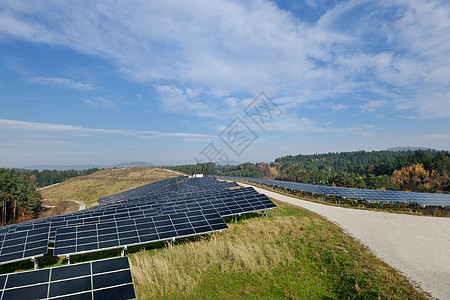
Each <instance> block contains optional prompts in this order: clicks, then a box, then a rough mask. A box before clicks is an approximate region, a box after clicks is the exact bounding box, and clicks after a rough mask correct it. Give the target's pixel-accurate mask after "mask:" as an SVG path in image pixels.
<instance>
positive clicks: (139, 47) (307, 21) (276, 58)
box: [0, 0, 450, 167]
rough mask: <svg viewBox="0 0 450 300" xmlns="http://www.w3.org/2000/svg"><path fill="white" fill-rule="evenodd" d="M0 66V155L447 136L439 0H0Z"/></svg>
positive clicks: (116, 158) (319, 146)
mask: <svg viewBox="0 0 450 300" xmlns="http://www.w3.org/2000/svg"><path fill="white" fill-rule="evenodd" d="M0 68H1V70H2V71H1V72H0V91H1V92H0V140H1V143H0V166H2V167H18V166H25V165H33V164H64V165H69V164H114V163H119V162H130V161H147V162H152V163H156V164H180V163H195V162H196V161H204V160H208V158H211V157H212V154H213V152H212V150H214V151H215V152H214V153H216V154H219V153H220V155H214V157H213V158H214V159H213V160H215V161H217V162H220V161H221V160H222V161H224V159H223V158H224V157H226V158H227V159H226V160H227V161H230V162H236V163H237V162H245V161H252V162H254V161H266V162H270V161H273V160H274V159H275V158H276V157H280V156H283V155H288V154H299V153H303V154H306V153H322V152H330V151H331V152H335V151H352V150H382V149H386V148H389V147H397V146H423V147H431V148H436V149H445V150H448V149H450V130H449V128H450V126H449V121H450V3H449V2H448V1H422V0H393V1H361V0H359V1H319V0H318V1H313V0H307V1H275V2H274V1H263V0H256V1H100V2H97V1H70V2H69V1H52V0H45V1H38V0H37V1H17V0H11V1H10V0H2V1H1V3H0ZM260 92H264V93H265V95H267V96H268V97H269V99H270V100H268V99H267V98H264V99H265V100H264V101H265V102H264V103H269V104H271V105H273V108H276V109H277V110H274V111H273V112H274V113H272V114H270V115H268V114H265V115H264V116H266V117H267V118H266V119H265V122H264V126H258V124H256V122H255V120H254V119H252V118H250V117H249V115H247V114H246V113H245V112H246V108H247V111H248V108H249V107H251V105H257V104H258V102H252V100H253V99H254V98H255V97H257V96H258V95H260ZM259 100H260V98H258V99H256V101H259ZM255 103H256V104H255ZM268 116H269V117H268ZM236 117H238V119H237V120H238V121H239V122H240V124H241V127H236V128H247V133H248V134H251V136H252V137H254V138H252V139H251V140H250V139H248V141H249V142H248V143H247V144H245V141H246V139H241V141H242V143H241V144H239V145H237V144H234V145H231V147H230V142H231V143H233V142H236V141H235V140H231V137H230V134H229V132H230V131H229V130H230V128H233V126H234V125H235V124H236V123H233V122H234V121H235V120H236V119H235V118H236ZM242 124H245V127H242ZM259 125H261V124H259ZM244 134H245V133H244ZM220 137H222V138H220ZM224 137H225V138H224ZM212 145H213V146H214V147H213V148H211V147H212ZM236 145H237V146H239V147H241V148H240V150H239V151H232V150H233V147H234V146H236ZM208 147H209V148H208ZM234 150H236V149H234ZM241 150H242V151H241Z"/></svg>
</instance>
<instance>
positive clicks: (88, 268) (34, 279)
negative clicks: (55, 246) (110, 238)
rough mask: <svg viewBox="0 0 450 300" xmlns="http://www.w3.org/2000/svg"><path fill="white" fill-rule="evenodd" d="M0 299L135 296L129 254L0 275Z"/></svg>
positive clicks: (123, 297)
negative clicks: (127, 255)
mask: <svg viewBox="0 0 450 300" xmlns="http://www.w3.org/2000/svg"><path fill="white" fill-rule="evenodd" d="M0 299H136V294H135V291H134V285H133V280H132V277H131V272H130V264H129V261H128V257H118V258H111V259H104V260H99V261H93V262H86V263H80V264H75V265H68V266H61V267H54V268H47V269H41V270H34V271H27V272H20V273H12V274H5V275H0Z"/></svg>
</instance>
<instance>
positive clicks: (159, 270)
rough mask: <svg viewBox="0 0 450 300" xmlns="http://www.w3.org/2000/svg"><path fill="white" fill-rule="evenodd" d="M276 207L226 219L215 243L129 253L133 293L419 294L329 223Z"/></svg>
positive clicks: (349, 296) (168, 295)
mask: <svg viewBox="0 0 450 300" xmlns="http://www.w3.org/2000/svg"><path fill="white" fill-rule="evenodd" d="M277 205H278V206H279V209H277V210H275V211H273V212H269V218H268V219H265V218H261V217H259V216H258V215H257V214H254V215H252V216H249V217H247V218H246V219H241V220H240V221H239V222H238V224H233V223H229V226H230V228H229V229H228V230H226V231H225V232H224V233H223V234H222V235H218V236H217V240H216V241H213V240H210V239H208V238H203V239H202V238H197V239H196V241H195V242H192V241H185V242H177V244H176V245H175V246H174V247H173V248H172V249H171V250H169V249H166V248H157V249H152V250H141V251H139V252H136V253H133V254H130V260H131V269H132V274H133V278H134V283H135V287H136V292H137V295H138V298H139V299H150V298H185V299H193V298H203V299H205V298H208V299H210V298H215V299H236V298H249V299H261V298H263V299H268V298H291V299H306V298H315V299H317V298H321V299H324V298H325V299H334V298H342V299H355V298H356V299H377V298H383V299H384V298H394V299H395V298H396V299H424V298H426V295H425V294H424V293H422V292H420V291H418V290H417V289H415V288H414V287H413V286H412V285H411V284H410V283H409V282H408V281H407V280H406V279H405V277H403V276H402V275H400V274H399V273H398V272H397V271H396V270H394V269H392V268H390V267H389V266H387V265H386V264H385V263H383V262H382V261H381V260H379V259H377V258H376V257H375V256H374V255H373V254H371V253H369V252H368V251H367V249H365V248H364V247H363V246H362V245H361V244H359V243H358V242H356V241H354V240H353V239H352V238H351V237H349V236H348V235H346V234H345V233H344V232H343V231H342V230H341V229H340V228H339V227H337V226H336V225H334V224H332V223H331V222H328V221H326V220H325V219H323V218H322V217H320V216H318V215H316V214H313V213H310V212H307V211H305V210H302V209H299V208H296V207H292V206H290V205H286V204H282V203H279V202H277Z"/></svg>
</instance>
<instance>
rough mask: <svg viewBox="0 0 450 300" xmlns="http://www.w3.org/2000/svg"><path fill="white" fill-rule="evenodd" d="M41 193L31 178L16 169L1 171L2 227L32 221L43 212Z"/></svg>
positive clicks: (0, 216)
mask: <svg viewBox="0 0 450 300" xmlns="http://www.w3.org/2000/svg"><path fill="white" fill-rule="evenodd" d="M41 200H42V197H41V193H40V192H39V190H37V189H36V187H35V186H34V184H33V183H32V182H31V181H30V179H29V177H28V176H26V175H23V174H20V173H19V172H17V171H16V170H14V169H3V168H2V169H0V201H1V213H0V218H1V224H2V226H4V225H8V224H12V223H20V222H23V221H27V220H31V219H34V218H36V216H37V215H38V214H39V213H40V212H41Z"/></svg>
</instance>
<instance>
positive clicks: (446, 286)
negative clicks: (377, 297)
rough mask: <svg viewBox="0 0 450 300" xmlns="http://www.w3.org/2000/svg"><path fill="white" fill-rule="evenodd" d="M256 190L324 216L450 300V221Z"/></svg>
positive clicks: (436, 295) (407, 274)
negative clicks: (349, 206) (329, 203)
mask: <svg viewBox="0 0 450 300" xmlns="http://www.w3.org/2000/svg"><path fill="white" fill-rule="evenodd" d="M242 185H243V186H248V185H245V184H242ZM254 188H255V189H256V190H257V191H258V192H260V193H264V194H266V195H267V196H269V197H272V198H274V199H277V200H280V201H283V202H287V203H291V204H294V205H297V206H300V207H303V208H306V209H308V210H310V211H313V212H315V213H318V214H320V215H322V216H324V217H325V218H327V219H328V220H330V221H332V222H334V223H335V224H337V225H338V226H340V227H341V228H343V229H344V230H345V231H346V232H347V233H348V234H350V235H351V236H353V237H354V238H356V239H358V240H359V241H361V242H362V243H363V244H364V245H365V246H367V247H368V248H370V249H371V250H372V251H373V252H374V253H375V255H377V256H378V257H380V258H381V259H383V260H384V261H385V262H386V263H388V264H389V265H390V266H392V267H394V268H396V269H398V270H400V272H402V273H403V274H405V275H406V276H407V277H408V278H410V279H411V280H412V281H413V282H417V283H418V284H419V285H420V286H421V287H422V288H423V289H424V290H426V291H428V292H430V293H431V294H432V295H433V296H434V297H437V298H439V299H450V218H437V217H426V216H413V215H406V214H405V215H404V214H393V213H385V212H375V211H368V210H358V209H351V208H343V207H336V206H331V205H324V204H320V203H314V202H309V201H305V200H299V199H296V198H292V197H288V196H284V195H280V194H278V193H275V192H271V191H268V190H265V189H261V188H258V187H254Z"/></svg>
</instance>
